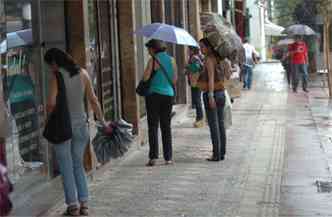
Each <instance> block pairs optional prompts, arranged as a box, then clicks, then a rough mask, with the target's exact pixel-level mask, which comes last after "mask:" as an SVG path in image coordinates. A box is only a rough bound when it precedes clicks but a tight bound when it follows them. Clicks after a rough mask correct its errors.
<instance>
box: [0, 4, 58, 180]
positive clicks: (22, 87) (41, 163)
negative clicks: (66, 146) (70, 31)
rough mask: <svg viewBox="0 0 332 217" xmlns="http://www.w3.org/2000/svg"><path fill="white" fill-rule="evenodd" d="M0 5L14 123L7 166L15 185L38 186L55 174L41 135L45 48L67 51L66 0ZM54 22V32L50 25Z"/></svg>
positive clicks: (7, 95) (6, 81)
mask: <svg viewBox="0 0 332 217" xmlns="http://www.w3.org/2000/svg"><path fill="white" fill-rule="evenodd" d="M2 2H3V3H4V4H3V6H4V10H3V13H4V16H1V17H2V18H4V22H5V32H6V34H5V36H6V37H5V39H3V40H1V44H0V48H1V50H2V53H3V54H2V55H3V56H5V58H4V59H5V64H4V68H5V70H4V75H5V76H3V83H4V93H5V98H6V99H7V100H6V101H7V104H8V108H9V112H10V123H11V136H10V138H9V139H8V140H7V141H6V149H5V151H6V153H5V155H6V159H7V167H8V171H9V176H10V178H11V179H12V180H13V181H14V182H15V183H20V182H24V183H26V182H27V181H29V182H35V181H37V180H40V179H43V180H44V179H48V178H49V177H51V176H53V174H54V167H53V165H54V161H53V160H52V159H53V153H52V149H51V148H50V145H49V144H48V143H47V142H46V141H45V139H44V138H43V137H42V131H43V126H44V120H45V115H46V114H45V111H44V107H45V101H46V100H45V99H46V96H47V83H48V82H47V77H48V76H47V69H46V68H45V67H44V65H43V62H42V57H43V53H44V51H45V49H44V48H43V46H46V47H53V46H57V47H60V48H64V47H65V38H64V37H63V35H64V34H65V33H64V32H65V31H64V30H65V22H64V2H63V1H39V0H2ZM47 9H52V10H47ZM46 10H47V11H49V12H48V13H46V12H45V11H46ZM50 11H51V12H50ZM0 12H1V11H0ZM59 12H60V13H59ZM61 13H62V16H60V15H61ZM61 19H63V22H61ZM52 22H53V23H52ZM55 23H56V25H53V26H52V28H53V29H54V32H52V30H51V28H50V24H55ZM50 30H51V31H50ZM57 30H60V32H61V34H60V36H59V37H58V35H59V34H57V32H55V31H57ZM42 44H43V46H42Z"/></svg>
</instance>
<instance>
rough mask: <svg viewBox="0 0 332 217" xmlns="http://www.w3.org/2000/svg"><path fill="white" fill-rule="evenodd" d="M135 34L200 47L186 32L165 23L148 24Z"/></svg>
mask: <svg viewBox="0 0 332 217" xmlns="http://www.w3.org/2000/svg"><path fill="white" fill-rule="evenodd" d="M134 33H135V34H137V35H141V36H145V37H147V38H150V39H157V40H161V41H165V42H170V43H174V44H180V45H189V46H194V47H198V43H197V42H196V40H195V39H194V38H193V37H192V36H191V35H190V34H189V33H188V32H187V31H186V30H184V29H182V28H179V27H176V26H172V25H168V24H164V23H152V24H147V25H145V26H143V27H142V28H141V29H138V30H136V31H135V32H134Z"/></svg>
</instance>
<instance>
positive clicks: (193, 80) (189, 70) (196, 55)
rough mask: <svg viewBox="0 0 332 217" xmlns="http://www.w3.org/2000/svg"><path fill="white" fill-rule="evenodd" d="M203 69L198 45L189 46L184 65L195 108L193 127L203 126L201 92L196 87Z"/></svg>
mask: <svg viewBox="0 0 332 217" xmlns="http://www.w3.org/2000/svg"><path fill="white" fill-rule="evenodd" d="M202 69H203V56H202V55H201V53H200V50H199V48H198V47H192V46H190V47H189V59H188V64H187V66H186V74H187V76H188V80H189V84H190V87H191V99H192V104H193V107H194V109H196V120H195V122H194V124H193V125H194V127H197V128H200V127H203V126H204V120H203V107H202V92H201V90H200V89H199V88H198V87H197V81H198V78H199V75H200V73H201V71H202Z"/></svg>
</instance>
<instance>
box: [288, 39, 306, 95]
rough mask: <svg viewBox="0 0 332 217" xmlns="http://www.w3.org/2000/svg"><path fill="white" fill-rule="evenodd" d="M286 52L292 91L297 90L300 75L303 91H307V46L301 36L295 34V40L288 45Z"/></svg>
mask: <svg viewBox="0 0 332 217" xmlns="http://www.w3.org/2000/svg"><path fill="white" fill-rule="evenodd" d="M288 52H289V55H290V57H291V68H292V69H291V71H292V83H293V92H294V93H296V92H297V87H298V84H299V79H300V77H301V80H302V89H303V91H304V92H308V62H309V61H308V47H307V44H306V43H305V42H304V41H303V40H302V37H301V36H299V35H296V36H295V42H294V43H293V44H290V45H289V47H288Z"/></svg>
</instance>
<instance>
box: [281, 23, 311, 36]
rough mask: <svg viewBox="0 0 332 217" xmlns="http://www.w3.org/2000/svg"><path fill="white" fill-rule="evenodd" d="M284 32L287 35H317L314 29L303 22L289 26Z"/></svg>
mask: <svg viewBox="0 0 332 217" xmlns="http://www.w3.org/2000/svg"><path fill="white" fill-rule="evenodd" d="M282 33H284V34H287V35H316V32H315V31H314V30H312V29H311V28H310V27H309V26H307V25H303V24H295V25H291V26H288V27H287V28H286V29H285V30H284V31H283V32H282Z"/></svg>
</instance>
